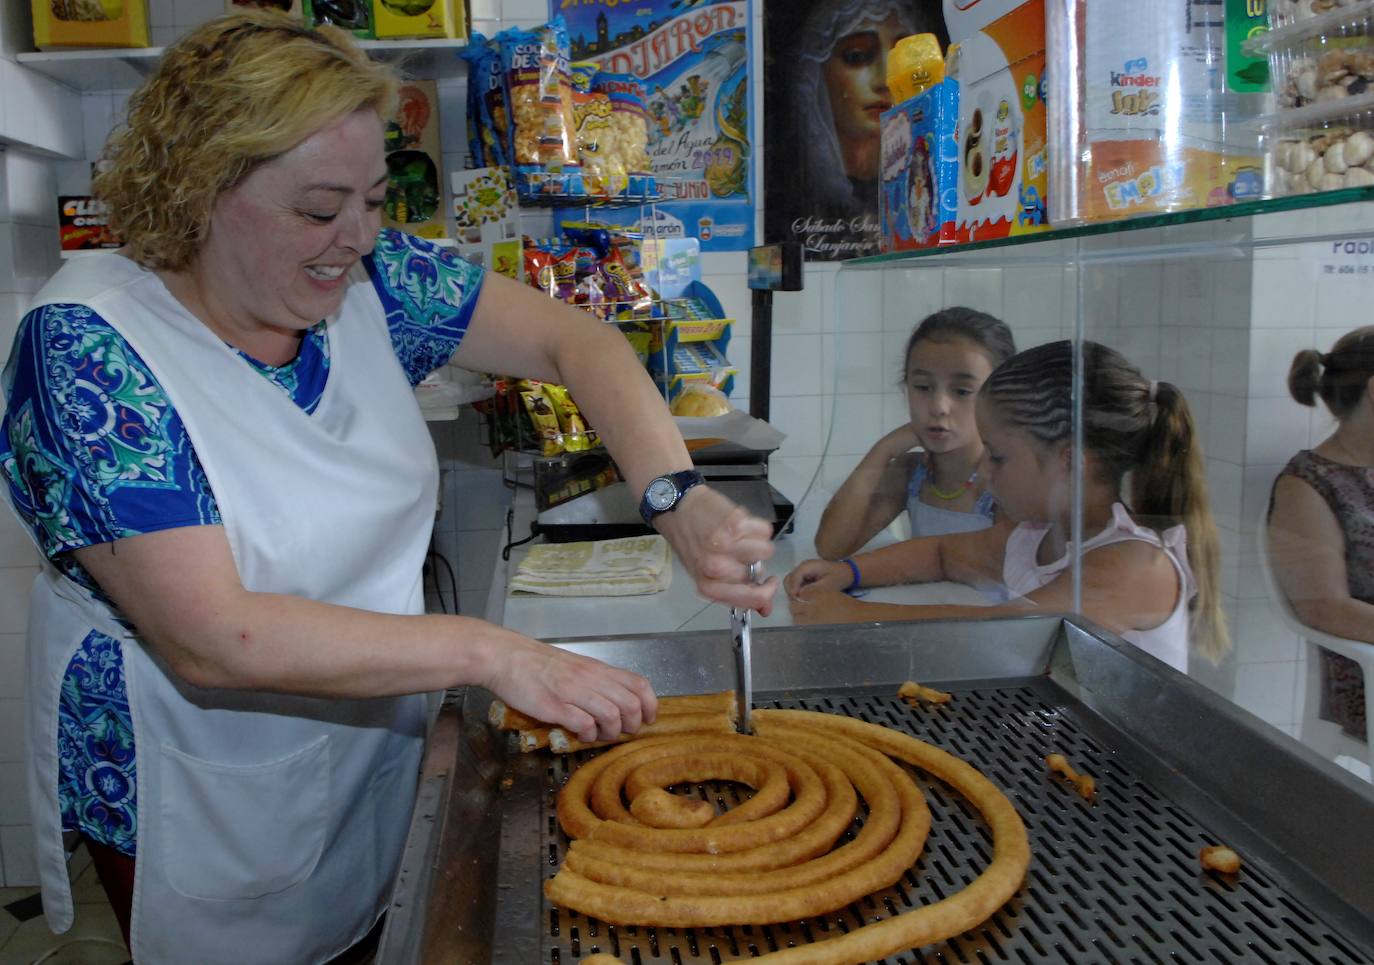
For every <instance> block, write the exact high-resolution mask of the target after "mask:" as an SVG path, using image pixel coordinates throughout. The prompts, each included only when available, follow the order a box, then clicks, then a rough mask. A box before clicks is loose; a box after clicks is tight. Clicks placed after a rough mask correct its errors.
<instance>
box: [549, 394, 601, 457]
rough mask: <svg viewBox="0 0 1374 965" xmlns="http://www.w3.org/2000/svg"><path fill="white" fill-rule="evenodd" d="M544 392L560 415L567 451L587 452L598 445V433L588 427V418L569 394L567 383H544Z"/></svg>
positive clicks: (559, 421)
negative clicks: (584, 416)
mask: <svg viewBox="0 0 1374 965" xmlns="http://www.w3.org/2000/svg"><path fill="white" fill-rule="evenodd" d="M544 394H545V395H546V396H548V398H549V405H550V406H551V407H552V408H553V411H554V414H555V415H556V416H557V417H558V429H559V431H560V432H561V433H562V434H563V449H564V450H565V451H566V452H585V451H586V450H588V449H592V448H594V447H595V446H596V443H597V438H596V433H595V432H593V431H592V430H591V429H589V428H587V420H586V419H584V418H583V417H582V413H581V411H580V410H579V409H578V408H577V404H576V403H575V402H573V400H572V396H570V395H569V394H568V387H567V386H566V385H557V384H554V383H552V382H545V383H544Z"/></svg>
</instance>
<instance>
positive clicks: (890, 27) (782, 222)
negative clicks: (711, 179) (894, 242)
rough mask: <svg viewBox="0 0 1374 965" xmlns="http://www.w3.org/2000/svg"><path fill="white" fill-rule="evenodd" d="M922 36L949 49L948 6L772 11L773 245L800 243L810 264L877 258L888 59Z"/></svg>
mask: <svg viewBox="0 0 1374 965" xmlns="http://www.w3.org/2000/svg"><path fill="white" fill-rule="evenodd" d="M914 33H933V34H935V35H936V36H937V37H938V38H939V40H940V46H941V49H944V47H945V45H946V43H947V37H946V34H945V22H944V15H943V13H942V11H941V6H940V0H771V2H768V3H766V4H765V5H764V8H763V70H764V76H765V77H766V78H767V84H765V86H764V93H763V117H764V144H765V145H766V149H765V150H764V162H763V163H764V190H765V200H764V241H765V242H777V241H795V242H800V243H801V245H802V247H803V250H804V251H805V255H806V258H807V260H809V261H837V260H841V259H845V258H855V257H859V256H861V255H872V254H877V252H878V235H879V231H878V193H879V188H880V183H879V174H880V172H879V170H878V168H879V160H880V145H881V141H880V126H879V117H880V116H881V115H882V113H883V111H885V110H887V109H888V108H890V107H891V106H892V96H891V94H890V93H889V92H888V89H887V53H888V51H889V50H891V49H892V45H893V44H895V43H896V42H897V41H898V40H900V39H901V38H902V37H905V36H907V35H908V34H914Z"/></svg>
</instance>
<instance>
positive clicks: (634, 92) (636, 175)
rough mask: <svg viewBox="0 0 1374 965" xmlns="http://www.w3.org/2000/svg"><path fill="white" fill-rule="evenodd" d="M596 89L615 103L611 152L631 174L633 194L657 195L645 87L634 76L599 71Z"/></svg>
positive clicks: (613, 106)
mask: <svg viewBox="0 0 1374 965" xmlns="http://www.w3.org/2000/svg"><path fill="white" fill-rule="evenodd" d="M592 90H593V91H595V92H597V93H600V94H604V95H605V96H606V97H607V98H608V99H609V100H610V102H611V118H610V121H611V137H612V146H611V152H612V153H613V154H615V156H617V157H618V158H619V159H620V161H621V163H622V164H623V165H624V166H625V170H626V172H628V173H629V175H630V178H631V183H630V185H629V192H630V193H631V194H633V195H634V196H636V197H646V196H650V195H653V194H655V193H656V192H657V186H656V184H655V183H654V177H653V162H652V161H651V160H650V158H649V110H648V108H647V107H646V106H645V101H644V88H643V87H642V86H640V83H639V80H638V79H637V78H636V77H635V76H634V75H633V74H615V73H610V72H608V71H604V70H602V71H597V73H596V75H595V76H594V77H593V78H592Z"/></svg>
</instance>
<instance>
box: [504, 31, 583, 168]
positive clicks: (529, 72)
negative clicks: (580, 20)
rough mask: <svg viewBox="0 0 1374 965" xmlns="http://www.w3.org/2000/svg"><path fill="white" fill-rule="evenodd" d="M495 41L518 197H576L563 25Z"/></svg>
mask: <svg viewBox="0 0 1374 965" xmlns="http://www.w3.org/2000/svg"><path fill="white" fill-rule="evenodd" d="M497 39H498V40H499V41H500V50H501V68H502V70H503V71H504V73H505V88H506V104H507V108H508V110H509V112H510V114H509V121H510V122H509V125H508V128H509V129H508V133H507V138H506V142H507V150H508V153H509V157H510V163H511V164H512V165H513V166H514V168H515V178H516V191H517V192H518V193H520V194H521V195H524V194H526V193H529V192H534V193H546V194H573V193H578V191H579V190H580V178H579V177H577V176H576V175H577V174H578V173H579V169H578V165H577V146H576V143H575V139H574V131H575V130H576V126H575V123H574V120H573V109H572V78H571V75H570V74H569V71H568V35H567V27H566V25H565V24H564V23H563V19H562V18H561V17H555V18H554V19H553V20H552V21H550V22H549V23H548V24H547V25H545V26H544V27H542V28H540V29H539V30H515V29H512V30H506V31H502V32H501V33H500V34H498V35H497ZM568 175H572V176H571V177H569V176H568Z"/></svg>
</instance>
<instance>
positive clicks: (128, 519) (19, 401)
mask: <svg viewBox="0 0 1374 965" xmlns="http://www.w3.org/2000/svg"><path fill="white" fill-rule="evenodd" d="M4 390H5V395H6V398H7V400H8V407H7V411H6V413H5V417H4V420H3V421H0V465H3V467H4V472H5V481H6V482H7V483H8V485H9V491H10V496H11V498H12V500H13V502H14V504H15V507H16V508H17V509H18V511H19V515H20V517H21V518H22V519H23V521H24V523H25V525H26V526H27V527H28V529H29V531H30V532H31V533H32V534H33V535H34V539H35V541H36V542H37V543H38V545H39V547H40V549H41V550H42V552H43V554H44V555H45V556H47V557H48V558H49V559H52V560H58V559H59V558H60V557H61V556H62V554H65V553H67V552H68V551H70V550H73V549H78V548H80V547H83V546H90V545H93V544H97V543H108V542H112V541H113V540H116V539H119V538H121V537H125V536H132V535H136V534H139V533H148V532H153V531H155V530H161V529H171V528H174V527H177V526H187V525H207V524H209V525H213V524H217V523H218V522H219V521H220V519H219V511H218V509H217V507H216V506H215V501H214V497H213V495H212V494H211V492H210V488H209V485H208V483H207V481H206V479H205V473H204V471H203V470H202V469H201V466H200V461H199V460H198V459H197V458H196V456H195V452H194V451H193V450H192V448H191V444H190V440H189V438H188V437H187V435H186V430H185V428H184V427H183V425H182V423H181V419H180V418H179V417H178V416H177V414H176V410H175V409H174V408H173V407H172V405H171V403H170V402H169V401H168V399H167V397H166V395H165V394H164V393H163V391H162V388H161V386H160V385H158V383H157V380H156V379H155V378H154V377H153V375H152V373H151V372H150V371H149V369H148V367H147V365H146V364H145V363H144V362H143V360H142V359H141V358H139V356H138V353H136V352H135V351H134V350H133V348H132V347H131V346H130V345H129V344H128V343H127V342H126V341H125V340H124V338H123V336H121V335H120V334H119V333H118V332H117V331H116V330H115V329H114V328H113V327H111V326H110V324H109V323H108V322H106V321H105V320H104V319H102V318H101V317H100V316H99V315H98V314H96V313H95V312H93V311H92V310H91V309H90V308H87V307H86V306H84V305H45V306H43V307H41V308H38V309H35V310H34V311H32V312H30V313H29V314H28V315H26V316H25V317H24V319H23V321H22V322H21V323H20V327H19V332H18V334H17V335H16V337H15V342H14V348H13V350H12V352H11V353H10V360H9V363H8V364H7V365H6V367H5V372H4Z"/></svg>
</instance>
